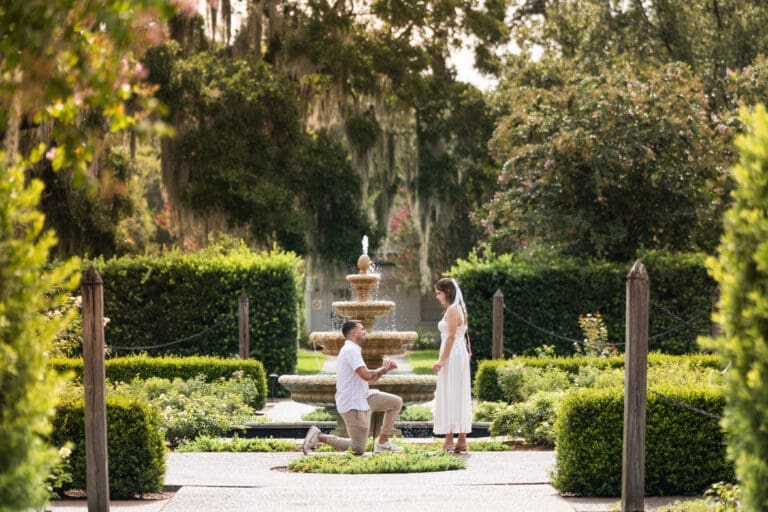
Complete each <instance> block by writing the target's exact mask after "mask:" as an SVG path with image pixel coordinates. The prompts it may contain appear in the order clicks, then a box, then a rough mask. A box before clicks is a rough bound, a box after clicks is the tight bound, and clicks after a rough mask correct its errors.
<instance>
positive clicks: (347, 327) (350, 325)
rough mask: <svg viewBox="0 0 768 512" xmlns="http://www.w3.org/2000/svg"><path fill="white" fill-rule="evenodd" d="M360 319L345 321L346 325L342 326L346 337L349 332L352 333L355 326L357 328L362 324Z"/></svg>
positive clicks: (342, 332) (342, 331)
mask: <svg viewBox="0 0 768 512" xmlns="http://www.w3.org/2000/svg"><path fill="white" fill-rule="evenodd" d="M360 323H361V322H360V320H347V321H346V322H344V325H342V326H341V334H343V335H344V337H345V338H346V337H347V334H349V333H350V331H352V330H353V329H354V328H356V327H357V326H358V325H360Z"/></svg>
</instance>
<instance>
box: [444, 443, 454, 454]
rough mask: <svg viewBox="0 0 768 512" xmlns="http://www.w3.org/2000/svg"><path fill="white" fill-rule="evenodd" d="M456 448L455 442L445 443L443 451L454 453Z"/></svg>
mask: <svg viewBox="0 0 768 512" xmlns="http://www.w3.org/2000/svg"><path fill="white" fill-rule="evenodd" d="M454 450H456V445H453V444H447V445H446V444H444V445H443V451H444V452H448V453H453V452H454Z"/></svg>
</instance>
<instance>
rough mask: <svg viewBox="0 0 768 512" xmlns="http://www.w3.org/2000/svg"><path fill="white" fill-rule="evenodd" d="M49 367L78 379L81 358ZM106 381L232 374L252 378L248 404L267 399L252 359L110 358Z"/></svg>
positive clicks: (264, 379)
mask: <svg viewBox="0 0 768 512" xmlns="http://www.w3.org/2000/svg"><path fill="white" fill-rule="evenodd" d="M50 364H51V367H52V368H54V369H55V370H56V371H58V372H59V373H62V374H70V375H72V376H73V377H74V378H75V381H77V382H82V376H83V360H82V358H54V359H51V362H50ZM105 370H106V376H107V379H108V380H109V381H110V382H113V383H116V382H131V381H133V380H134V379H150V378H161V379H168V380H174V379H182V380H188V379H194V378H201V379H202V380H203V381H207V382H213V381H218V380H226V379H231V378H232V377H233V376H237V377H238V378H247V379H250V380H251V381H253V386H252V387H253V396H251V397H249V399H248V404H249V405H250V406H251V407H253V408H254V409H257V410H258V409H261V408H263V407H264V405H265V404H266V401H267V374H266V371H265V370H264V365H262V364H261V362H260V361H256V360H255V359H221V358H218V357H203V356H198V357H195V356H187V357H149V356H146V355H138V356H128V357H113V358H110V359H107V360H106V362H105Z"/></svg>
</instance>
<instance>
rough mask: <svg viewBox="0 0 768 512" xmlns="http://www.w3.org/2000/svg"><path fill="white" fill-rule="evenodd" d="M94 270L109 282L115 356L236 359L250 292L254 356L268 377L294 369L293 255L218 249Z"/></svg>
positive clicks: (296, 275)
mask: <svg viewBox="0 0 768 512" xmlns="http://www.w3.org/2000/svg"><path fill="white" fill-rule="evenodd" d="M92 263H93V264H94V265H95V266H96V269H97V270H98V271H99V273H100V274H101V277H102V279H103V281H104V316H105V317H107V318H109V322H108V324H107V326H106V328H105V337H106V342H107V345H108V347H111V349H112V350H111V352H112V353H116V354H118V355H124V354H126V353H130V349H132V348H133V349H135V350H136V351H141V352H147V353H148V354H150V355H161V354H175V355H212V356H221V357H228V356H231V355H233V354H237V353H238V351H239V342H238V300H239V298H240V296H241V294H243V293H245V294H246V295H247V296H248V299H249V329H250V330H249V332H250V355H251V357H253V358H255V359H258V360H260V361H262V362H263V363H264V366H265V367H266V368H267V371H268V372H269V373H272V372H275V373H278V374H283V373H290V372H291V371H292V370H293V368H294V367H295V365H296V343H297V336H298V332H299V323H300V318H301V301H302V298H303V293H302V290H301V286H302V284H303V283H302V273H303V270H302V265H301V260H300V258H298V257H297V256H295V255H294V254H292V253H284V252H279V251H272V252H261V253H257V252H253V251H251V250H249V249H247V248H245V247H239V248H234V249H229V250H226V251H222V250H221V249H216V248H213V249H207V250H203V251H199V252H196V253H190V254H185V253H180V252H175V251H173V252H169V253H164V254H162V255H161V256H137V257H124V258H115V259H110V260H108V261H99V260H97V261H94V262H92Z"/></svg>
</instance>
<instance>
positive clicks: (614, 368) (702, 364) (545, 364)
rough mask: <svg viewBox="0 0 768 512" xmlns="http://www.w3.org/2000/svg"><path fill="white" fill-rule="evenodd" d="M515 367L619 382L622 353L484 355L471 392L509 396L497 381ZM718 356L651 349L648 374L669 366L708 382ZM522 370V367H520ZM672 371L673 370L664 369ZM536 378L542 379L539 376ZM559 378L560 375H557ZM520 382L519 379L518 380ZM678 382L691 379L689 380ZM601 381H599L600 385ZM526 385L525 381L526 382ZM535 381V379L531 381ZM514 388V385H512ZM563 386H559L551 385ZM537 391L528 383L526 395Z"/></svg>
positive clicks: (489, 398)
mask: <svg viewBox="0 0 768 512" xmlns="http://www.w3.org/2000/svg"><path fill="white" fill-rule="evenodd" d="M510 365H511V366H512V367H515V370H514V371H517V372H520V371H521V370H520V368H521V367H522V368H526V369H528V370H529V371H530V372H531V373H532V372H533V370H537V372H536V373H541V372H542V371H544V372H545V373H549V372H550V371H556V372H564V373H565V374H567V375H568V379H569V380H570V381H571V382H573V383H574V384H576V385H579V386H582V387H589V386H592V385H594V384H595V383H596V382H598V383H599V382H600V381H603V382H602V384H611V383H613V384H620V383H621V382H622V378H621V376H620V375H621V374H620V373H619V374H618V375H619V377H618V379H617V377H616V375H617V372H619V371H623V368H624V357H623V356H618V357H594V356H593V357H584V356H580V357H554V358H553V357H515V358H513V359H496V360H491V359H487V360H485V361H481V362H480V363H479V365H478V368H477V373H475V378H474V382H473V394H474V396H475V397H477V399H478V400H480V401H486V402H499V401H507V402H509V401H510V400H509V396H508V395H507V394H505V390H504V389H503V386H502V385H501V380H502V375H503V374H504V373H506V372H507V371H509V370H507V367H509V366H510ZM721 365H722V363H721V360H720V358H719V357H718V356H716V355H709V354H686V355H684V356H674V355H667V354H660V353H658V352H651V353H650V354H648V367H649V370H650V372H651V373H650V374H651V375H652V374H654V372H655V370H654V368H672V369H675V368H677V369H679V370H680V372H681V376H682V377H683V378H684V377H685V375H686V374H689V373H694V374H705V375H707V377H706V380H707V383H708V384H711V383H712V375H713V374H714V373H715V371H718V372H719V371H720V370H721ZM523 371H524V370H523ZM668 373H673V372H671V371H670V372H668ZM679 379H680V377H674V378H673V380H674V381H676V382H680V380H679ZM536 380H539V381H540V382H541V381H542V379H541V377H537V378H536ZM557 381H560V382H562V379H560V378H557ZM518 382H520V384H521V385H522V384H524V383H523V381H522V380H518ZM543 382H545V383H547V384H552V379H549V378H548V379H545V380H544V381H543ZM682 382H685V383H688V384H690V383H692V381H690V380H684V381H682ZM602 384H601V385H602ZM526 385H527V384H526ZM533 385H534V386H535V385H536V384H535V383H534V384H533ZM512 389H514V388H512ZM554 389H563V388H557V387H556V388H554ZM535 391H539V389H538V388H533V389H532V388H531V386H528V390H527V391H526V396H527V395H528V394H530V393H531V392H535Z"/></svg>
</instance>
